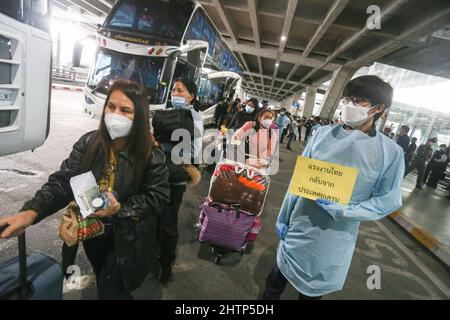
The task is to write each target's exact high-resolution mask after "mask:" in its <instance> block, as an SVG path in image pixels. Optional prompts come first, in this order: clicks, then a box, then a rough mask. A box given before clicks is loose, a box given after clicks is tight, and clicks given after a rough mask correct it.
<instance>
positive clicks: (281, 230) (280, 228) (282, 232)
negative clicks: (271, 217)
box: [275, 222, 289, 241]
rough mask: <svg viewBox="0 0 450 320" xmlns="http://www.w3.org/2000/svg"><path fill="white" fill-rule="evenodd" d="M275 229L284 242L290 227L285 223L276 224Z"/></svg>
mask: <svg viewBox="0 0 450 320" xmlns="http://www.w3.org/2000/svg"><path fill="white" fill-rule="evenodd" d="M275 229H276V231H277V234H278V237H279V238H280V239H281V240H283V241H284V238H285V237H286V234H287V232H288V229H289V226H288V225H287V224H285V223H279V222H277V223H276V224H275Z"/></svg>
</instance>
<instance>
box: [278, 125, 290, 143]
mask: <svg viewBox="0 0 450 320" xmlns="http://www.w3.org/2000/svg"><path fill="white" fill-rule="evenodd" d="M288 131H289V130H288V128H284V130H283V132H282V133H281V138H280V143H283V140H284V137H286V135H287V133H288Z"/></svg>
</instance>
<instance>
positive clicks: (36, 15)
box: [28, 0, 50, 31]
mask: <svg viewBox="0 0 450 320" xmlns="http://www.w3.org/2000/svg"><path fill="white" fill-rule="evenodd" d="M28 14H29V24H30V25H31V26H32V27H36V28H39V29H42V30H45V31H50V9H49V0H31V3H30V8H29V10H28Z"/></svg>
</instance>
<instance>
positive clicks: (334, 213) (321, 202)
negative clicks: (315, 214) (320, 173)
mask: <svg viewBox="0 0 450 320" xmlns="http://www.w3.org/2000/svg"><path fill="white" fill-rule="evenodd" d="M316 203H317V205H318V206H319V207H321V208H322V209H324V210H325V211H326V212H328V213H329V214H330V216H331V217H332V218H333V219H338V218H339V217H342V216H343V215H344V211H345V210H347V209H348V208H349V206H346V205H343V204H339V203H336V202H333V201H330V200H326V199H317V200H316Z"/></svg>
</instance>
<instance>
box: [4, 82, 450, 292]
mask: <svg viewBox="0 0 450 320" xmlns="http://www.w3.org/2000/svg"><path fill="white" fill-rule="evenodd" d="M81 102H82V94H81V93H78V92H67V91H57V90H54V91H53V93H52V123H51V131H50V136H49V138H48V139H47V141H46V143H45V144H44V146H42V147H40V148H38V149H37V150H35V151H34V152H24V153H20V154H16V155H12V156H7V157H2V158H1V159H0V215H3V214H10V213H14V212H17V211H18V210H19V209H20V208H21V205H22V204H23V202H24V201H25V200H27V199H29V198H30V197H31V196H32V195H33V194H34V192H35V191H36V189H37V188H39V187H40V186H41V185H42V184H43V183H44V182H45V181H46V179H47V177H48V175H49V174H50V173H51V172H53V171H54V170H56V169H57V168H58V167H59V164H60V163H61V161H62V160H64V159H65V158H66V157H67V156H68V154H69V153H70V150H71V147H72V145H73V144H74V143H75V141H76V140H77V139H78V138H79V137H80V136H81V135H82V134H83V133H85V132H87V131H89V130H92V129H95V128H96V127H97V126H98V120H95V119H90V118H86V117H84V116H82V114H81ZM300 149H301V146H300V145H299V144H298V143H296V145H295V146H294V150H296V152H290V153H288V152H287V151H286V150H285V144H284V145H282V147H281V159H282V162H281V165H280V172H279V173H278V174H277V175H276V176H274V177H273V178H272V183H271V187H270V191H269V195H268V199H267V202H266V205H265V209H264V212H263V215H262V231H261V234H260V236H259V238H258V240H257V242H256V244H255V246H254V248H253V251H252V252H251V254H248V255H244V256H243V257H242V259H241V260H240V261H239V255H231V256H230V257H229V258H228V259H227V260H226V261H224V263H225V265H220V266H218V265H215V264H214V263H213V255H212V254H211V249H210V248H209V247H208V246H206V245H203V244H200V243H198V242H197V241H196V239H195V237H194V233H193V231H192V225H193V224H194V223H195V222H196V219H197V217H198V213H199V210H198V205H199V203H200V199H202V198H204V197H205V196H206V195H207V192H208V186H209V178H210V176H209V175H208V174H207V173H205V174H204V177H203V181H202V182H201V184H200V185H199V186H198V187H197V188H195V189H193V190H189V191H188V192H187V193H186V194H185V197H184V200H183V204H182V209H181V211H180V222H179V230H180V241H179V250H178V260H177V263H176V265H175V267H174V281H173V282H171V283H169V284H168V286H167V287H165V288H162V287H160V286H158V285H157V286H154V284H153V283H151V282H148V283H146V284H145V285H144V286H143V288H142V290H141V291H140V292H139V294H144V295H145V294H149V293H150V292H151V293H152V295H155V294H156V295H157V293H158V292H160V290H162V297H163V299H194V300H197V299H199V300H201V299H219V300H222V299H258V298H259V297H260V296H261V294H262V290H263V289H264V281H265V277H266V275H267V273H268V272H269V271H270V269H271V268H272V267H273V266H274V263H275V252H276V247H277V244H278V241H277V237H276V234H275V231H274V222H275V219H276V216H277V213H278V210H279V208H280V205H281V203H282V200H283V197H284V194H285V192H286V190H287V187H288V183H289V180H290V176H291V173H292V170H293V166H294V161H295V158H296V156H297V154H298V152H299V151H300ZM60 215H61V212H59V213H57V214H55V215H53V216H52V217H49V218H47V219H46V220H44V221H43V222H41V223H40V224H38V225H36V226H33V227H31V228H29V229H28V231H27V247H28V250H29V252H33V251H41V252H44V253H46V254H48V255H49V256H51V257H53V258H54V259H56V260H58V261H60V260H61V258H60V249H61V245H62V242H61V240H60V239H59V238H58V236H57V228H58V225H59V217H60ZM16 244H17V243H16V240H7V241H5V240H0V260H1V261H3V260H6V259H7V258H9V257H12V256H14V255H15V254H16ZM76 263H77V265H78V266H79V267H80V270H81V274H82V275H83V277H82V281H81V286H82V289H81V290H69V287H67V286H66V287H65V292H66V293H65V295H64V298H65V299H95V298H96V293H95V287H94V278H93V275H92V269H91V267H90V265H89V263H88V262H87V259H86V257H85V255H84V253H83V250H80V252H79V255H78V257H77V261H76ZM373 266H375V267H373ZM377 267H378V268H380V275H381V282H380V284H381V288H380V289H369V288H368V286H367V281H368V278H369V277H370V276H371V274H372V272H373V271H371V272H370V273H368V270H369V271H370V270H373V268H374V269H376V268H377ZM449 283H450V272H449V270H448V268H447V267H446V266H444V265H442V264H441V263H440V262H439V261H437V260H436V259H435V258H434V256H432V255H431V254H430V253H429V252H428V251H427V250H426V249H424V248H423V247H422V246H421V245H419V244H418V243H417V242H416V241H415V240H414V239H412V238H411V237H410V236H409V235H407V234H406V233H405V232H404V231H403V230H402V229H400V228H399V227H398V226H397V225H396V224H395V223H394V222H392V221H391V220H388V219H384V220H382V221H378V222H369V223H362V224H361V229H360V234H359V238H358V242H357V248H356V251H355V254H354V258H353V261H352V265H351V268H350V272H349V275H348V278H347V281H346V284H345V287H344V290H342V291H340V292H336V293H333V294H330V295H328V296H326V297H325V298H324V299H449V298H450V290H449V287H448V284H449ZM296 297H297V295H296V292H295V290H294V289H293V288H292V287H288V289H287V290H286V292H285V293H284V295H283V297H282V298H283V299H296Z"/></svg>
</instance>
